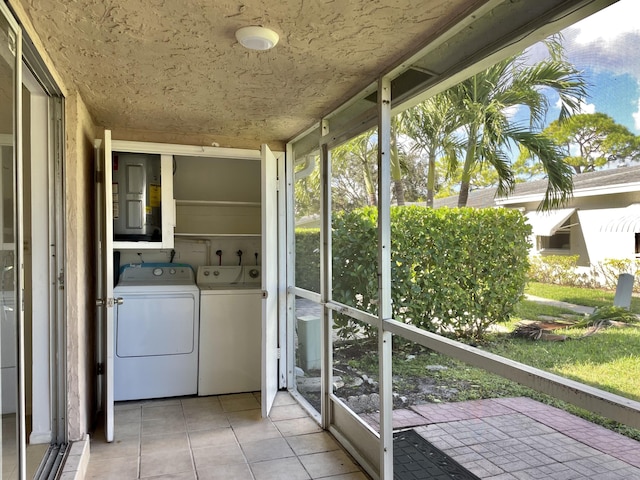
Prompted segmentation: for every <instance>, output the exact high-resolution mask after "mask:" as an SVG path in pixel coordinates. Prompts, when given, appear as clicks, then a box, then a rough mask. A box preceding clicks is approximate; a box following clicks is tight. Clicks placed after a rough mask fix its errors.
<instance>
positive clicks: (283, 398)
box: [273, 392, 298, 407]
mask: <svg viewBox="0 0 640 480" xmlns="http://www.w3.org/2000/svg"><path fill="white" fill-rule="evenodd" d="M297 404H298V402H296V399H295V398H293V397H292V396H291V394H290V393H289V392H278V393H276V398H275V400H274V401H273V406H274V407H280V406H282V405H297Z"/></svg>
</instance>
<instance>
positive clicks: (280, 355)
mask: <svg viewBox="0 0 640 480" xmlns="http://www.w3.org/2000/svg"><path fill="white" fill-rule="evenodd" d="M277 352H278V360H280V358H282V351H281V349H280V347H278V350H277Z"/></svg>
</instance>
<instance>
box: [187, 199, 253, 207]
mask: <svg viewBox="0 0 640 480" xmlns="http://www.w3.org/2000/svg"><path fill="white" fill-rule="evenodd" d="M176 205H185V206H204V207H259V206H260V202H233V201H226V200H176Z"/></svg>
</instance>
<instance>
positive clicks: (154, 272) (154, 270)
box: [153, 268, 164, 277]
mask: <svg viewBox="0 0 640 480" xmlns="http://www.w3.org/2000/svg"><path fill="white" fill-rule="evenodd" d="M163 273H164V272H163V270H162V269H161V268H154V269H153V274H154V275H155V276H156V277H159V276H160V275H162V274H163Z"/></svg>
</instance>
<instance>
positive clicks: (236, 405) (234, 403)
mask: <svg viewBox="0 0 640 480" xmlns="http://www.w3.org/2000/svg"><path fill="white" fill-rule="evenodd" d="M219 398H220V404H221V405H222V410H224V411H225V412H239V411H242V410H253V409H259V408H260V402H259V401H258V400H257V399H256V397H255V396H253V395H252V394H251V393H241V394H235V395H221V396H220V397H219Z"/></svg>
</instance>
